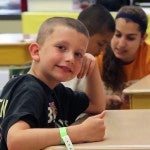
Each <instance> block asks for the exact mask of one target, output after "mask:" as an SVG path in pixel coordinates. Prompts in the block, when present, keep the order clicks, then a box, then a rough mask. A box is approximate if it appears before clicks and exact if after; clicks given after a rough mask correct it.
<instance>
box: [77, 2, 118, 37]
mask: <svg viewBox="0 0 150 150" xmlns="http://www.w3.org/2000/svg"><path fill="white" fill-rule="evenodd" d="M78 20H80V21H81V22H82V23H84V24H85V26H86V27H87V29H88V31H89V34H90V36H92V35H94V34H97V33H100V34H102V33H104V32H106V31H108V32H114V31H115V21H114V18H113V16H112V15H111V14H110V12H109V11H108V10H107V9H106V8H105V7H104V6H102V5H100V4H96V5H95V4H94V5H91V6H90V7H88V8H87V9H85V10H83V11H82V12H81V13H80V14H79V16H78Z"/></svg>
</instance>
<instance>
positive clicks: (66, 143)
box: [62, 135, 74, 150]
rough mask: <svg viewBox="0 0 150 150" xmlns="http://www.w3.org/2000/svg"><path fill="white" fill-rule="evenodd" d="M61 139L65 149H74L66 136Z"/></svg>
mask: <svg viewBox="0 0 150 150" xmlns="http://www.w3.org/2000/svg"><path fill="white" fill-rule="evenodd" d="M62 139H63V141H64V143H65V145H66V147H67V150H74V147H73V145H72V142H71V140H70V138H69V136H68V135H65V136H63V137H62Z"/></svg>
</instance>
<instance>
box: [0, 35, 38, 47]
mask: <svg viewBox="0 0 150 150" xmlns="http://www.w3.org/2000/svg"><path fill="white" fill-rule="evenodd" d="M35 38H36V35H35V34H22V33H11V34H7V33H6V34H0V46H3V45H5V46H8V45H18V44H19V45H25V44H29V43H31V42H32V41H34V40H35Z"/></svg>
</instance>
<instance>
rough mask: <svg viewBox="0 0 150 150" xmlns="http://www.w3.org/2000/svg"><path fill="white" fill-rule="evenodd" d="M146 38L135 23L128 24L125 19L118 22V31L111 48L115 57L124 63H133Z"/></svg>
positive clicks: (119, 19)
mask: <svg viewBox="0 0 150 150" xmlns="http://www.w3.org/2000/svg"><path fill="white" fill-rule="evenodd" d="M144 40H145V38H143V37H142V35H141V32H140V31H139V25H138V24H137V23H135V22H132V21H130V22H127V21H126V20H125V19H123V18H118V19H117V20H116V31H115V34H114V36H113V38H112V40H111V47H112V50H113V52H114V54H115V56H116V57H117V58H119V59H121V60H122V61H123V62H126V63H129V62H132V61H133V60H134V58H135V56H136V53H137V51H138V50H139V47H140V45H141V44H142V43H143V41H144Z"/></svg>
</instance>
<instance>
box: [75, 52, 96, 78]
mask: <svg viewBox="0 0 150 150" xmlns="http://www.w3.org/2000/svg"><path fill="white" fill-rule="evenodd" d="M95 63H96V60H95V57H94V56H93V55H91V54H89V53H85V55H84V57H83V62H82V67H81V70H80V72H79V74H78V75H77V78H83V77H84V76H88V75H90V74H91V73H92V71H93V69H94V67H95Z"/></svg>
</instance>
